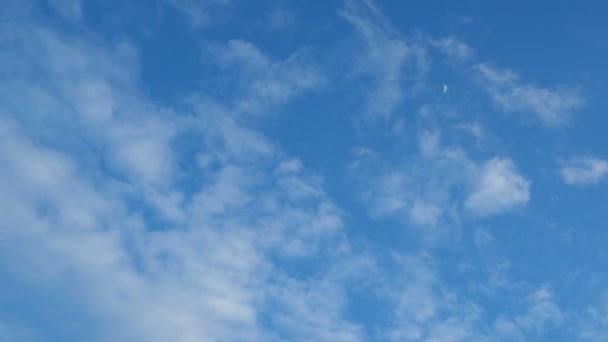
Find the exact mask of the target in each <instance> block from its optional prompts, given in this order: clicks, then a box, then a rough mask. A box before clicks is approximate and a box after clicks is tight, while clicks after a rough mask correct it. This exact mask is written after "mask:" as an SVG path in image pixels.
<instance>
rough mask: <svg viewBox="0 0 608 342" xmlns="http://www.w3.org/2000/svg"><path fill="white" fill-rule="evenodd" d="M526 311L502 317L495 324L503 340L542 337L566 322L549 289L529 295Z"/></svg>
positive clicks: (540, 289)
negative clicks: (532, 336) (531, 336)
mask: <svg viewBox="0 0 608 342" xmlns="http://www.w3.org/2000/svg"><path fill="white" fill-rule="evenodd" d="M525 302H526V303H525V304H526V306H527V307H526V311H525V312H523V313H521V314H519V315H515V317H511V318H508V317H507V316H505V315H501V316H499V317H498V319H497V320H496V321H495V322H494V329H495V331H496V333H497V334H499V335H501V336H502V337H503V338H504V337H506V338H510V339H516V340H523V339H525V337H524V336H530V335H531V333H532V334H535V335H537V336H538V335H541V336H542V334H543V333H544V332H545V331H546V330H547V329H550V328H552V327H555V326H558V325H559V324H561V323H562V321H563V320H564V314H563V312H562V310H561V309H560V308H559V306H558V305H557V304H556V303H555V301H554V300H553V293H552V291H550V290H549V289H548V288H547V287H541V288H539V289H538V290H535V291H533V292H531V293H530V294H528V296H527V297H526V299H525Z"/></svg>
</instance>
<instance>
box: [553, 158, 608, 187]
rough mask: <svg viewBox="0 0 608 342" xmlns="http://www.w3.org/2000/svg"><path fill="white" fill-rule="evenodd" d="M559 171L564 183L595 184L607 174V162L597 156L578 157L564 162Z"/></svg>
mask: <svg viewBox="0 0 608 342" xmlns="http://www.w3.org/2000/svg"><path fill="white" fill-rule="evenodd" d="M560 171H561V175H562V179H563V180H564V182H566V184H569V185H588V184H597V183H599V182H600V181H601V180H602V179H604V177H606V175H607V174H608V162H607V161H605V160H602V159H597V158H584V157H579V158H574V159H571V160H569V161H568V162H566V163H565V165H564V166H562V168H561V170H560Z"/></svg>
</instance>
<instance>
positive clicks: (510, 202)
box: [465, 158, 530, 216]
mask: <svg viewBox="0 0 608 342" xmlns="http://www.w3.org/2000/svg"><path fill="white" fill-rule="evenodd" d="M477 179H478V181H477V182H476V184H474V185H473V191H472V192H471V194H469V196H468V197H467V199H466V201H465V207H466V208H467V210H468V211H470V212H471V213H473V214H474V215H478V216H485V215H490V214H496V213H500V212H503V211H506V210H509V209H511V208H513V207H516V206H521V205H524V204H526V203H527V202H528V200H529V198H530V193H529V192H530V182H529V181H528V180H526V179H525V178H524V177H522V176H520V175H519V174H518V173H517V171H516V169H515V166H514V165H513V162H512V161H511V160H509V159H501V158H493V159H491V160H489V161H487V162H486V163H484V165H483V166H482V167H481V169H480V170H479V171H478V177H477Z"/></svg>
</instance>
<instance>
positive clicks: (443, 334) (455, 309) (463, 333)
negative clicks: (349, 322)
mask: <svg viewBox="0 0 608 342" xmlns="http://www.w3.org/2000/svg"><path fill="white" fill-rule="evenodd" d="M395 258H396V262H397V264H398V265H399V272H398V275H396V276H395V277H394V279H390V281H391V282H392V286H391V287H390V290H389V291H388V293H387V294H388V296H389V297H388V298H390V300H391V301H392V302H393V303H394V304H393V305H394V311H393V315H394V316H393V319H392V326H391V327H390V329H389V330H388V331H387V333H386V335H387V336H386V337H383V338H386V339H388V340H390V341H467V340H476V341H484V340H486V337H485V336H484V334H483V333H481V332H480V330H481V329H479V328H478V327H477V325H478V324H479V323H480V318H481V316H480V309H479V307H477V306H476V305H475V304H474V303H471V302H469V301H467V300H465V299H463V298H460V297H459V296H458V295H457V294H455V293H452V292H451V291H450V290H449V289H447V288H445V287H444V285H443V284H442V281H441V279H440V277H439V275H438V270H437V266H436V263H435V260H434V259H433V258H432V257H430V255H428V254H427V253H420V254H417V255H416V254H414V255H396V256H395Z"/></svg>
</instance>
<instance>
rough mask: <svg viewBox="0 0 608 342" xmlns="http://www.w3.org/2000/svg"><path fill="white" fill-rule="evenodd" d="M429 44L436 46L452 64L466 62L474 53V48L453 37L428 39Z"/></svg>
mask: <svg viewBox="0 0 608 342" xmlns="http://www.w3.org/2000/svg"><path fill="white" fill-rule="evenodd" d="M430 45H431V46H434V47H435V48H437V49H438V50H439V51H440V52H441V53H443V54H444V55H445V56H446V60H447V61H448V62H449V63H452V64H462V63H466V62H468V61H469V60H470V59H471V58H472V57H473V55H474V50H473V49H472V48H471V47H470V46H468V45H467V44H465V43H463V42H461V41H459V40H458V39H456V38H453V37H447V38H443V39H439V40H432V41H430Z"/></svg>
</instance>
